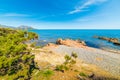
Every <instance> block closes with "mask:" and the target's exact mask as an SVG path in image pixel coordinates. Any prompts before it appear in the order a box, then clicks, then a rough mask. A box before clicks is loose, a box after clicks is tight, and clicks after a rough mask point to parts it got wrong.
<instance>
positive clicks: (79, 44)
mask: <svg viewBox="0 0 120 80" xmlns="http://www.w3.org/2000/svg"><path fill="white" fill-rule="evenodd" d="M56 44H57V45H66V46H70V47H82V46H86V43H85V42H84V41H80V40H71V39H65V40H63V39H58V40H57V41H56Z"/></svg>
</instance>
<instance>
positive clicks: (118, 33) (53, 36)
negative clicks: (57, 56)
mask: <svg viewBox="0 0 120 80" xmlns="http://www.w3.org/2000/svg"><path fill="white" fill-rule="evenodd" d="M30 32H35V33H37V34H38V35H39V40H38V41H37V42H38V44H37V45H45V44H47V43H49V42H52V43H55V42H56V40H57V39H58V38H62V39H68V38H69V39H73V40H76V39H80V40H83V41H85V42H86V44H87V46H90V47H94V48H101V49H114V50H120V46H116V45H113V44H112V43H110V42H107V41H104V40H99V39H96V38H93V36H95V35H97V36H104V37H110V38H118V39H119V40H120V30H96V29H95V30H92V29H90V30H83V29H81V30H80V29H78V30H77V29H73V30H63V29H61V30H57V29H54V30H51V29H50V30H30Z"/></svg>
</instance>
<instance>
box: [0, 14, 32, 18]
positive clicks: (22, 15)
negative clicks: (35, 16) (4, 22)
mask: <svg viewBox="0 0 120 80" xmlns="http://www.w3.org/2000/svg"><path fill="white" fill-rule="evenodd" d="M1 16H5V17H27V16H30V15H27V14H19V13H5V14H2V15H1Z"/></svg>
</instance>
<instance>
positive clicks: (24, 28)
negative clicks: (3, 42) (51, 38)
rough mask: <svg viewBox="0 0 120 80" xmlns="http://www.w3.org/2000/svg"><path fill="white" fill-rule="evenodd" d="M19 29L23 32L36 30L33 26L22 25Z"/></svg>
mask: <svg viewBox="0 0 120 80" xmlns="http://www.w3.org/2000/svg"><path fill="white" fill-rule="evenodd" d="M17 29H22V30H32V29H34V28H33V27H31V26H25V25H21V26H19V27H17Z"/></svg>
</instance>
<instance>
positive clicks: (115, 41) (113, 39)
mask: <svg viewBox="0 0 120 80" xmlns="http://www.w3.org/2000/svg"><path fill="white" fill-rule="evenodd" d="M94 38H97V39H101V40H106V41H108V42H111V43H113V44H115V45H120V42H119V39H117V38H108V37H101V36H94Z"/></svg>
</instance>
